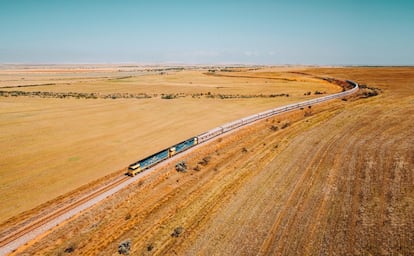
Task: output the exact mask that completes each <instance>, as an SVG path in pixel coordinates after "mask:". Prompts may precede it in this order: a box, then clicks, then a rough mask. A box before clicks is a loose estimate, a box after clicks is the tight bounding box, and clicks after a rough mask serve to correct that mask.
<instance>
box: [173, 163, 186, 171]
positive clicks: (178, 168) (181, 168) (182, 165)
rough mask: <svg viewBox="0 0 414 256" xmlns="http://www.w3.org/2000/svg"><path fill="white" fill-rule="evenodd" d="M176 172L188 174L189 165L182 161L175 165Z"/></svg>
mask: <svg viewBox="0 0 414 256" xmlns="http://www.w3.org/2000/svg"><path fill="white" fill-rule="evenodd" d="M175 170H176V171H177V172H186V171H187V164H186V163H185V162H184V161H181V162H179V163H177V164H176V165H175Z"/></svg>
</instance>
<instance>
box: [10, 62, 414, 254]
mask: <svg viewBox="0 0 414 256" xmlns="http://www.w3.org/2000/svg"><path fill="white" fill-rule="evenodd" d="M306 72H310V73H313V74H315V75H320V74H330V75H332V76H334V77H339V78H342V77H341V76H342V75H343V76H345V75H347V76H348V77H347V78H350V79H355V80H356V81H361V83H367V84H368V85H370V86H375V87H379V88H381V89H383V93H382V94H381V95H380V96H376V97H372V98H367V99H359V100H354V99H350V100H348V101H346V102H345V101H341V100H335V101H334V102H332V103H329V104H325V105H321V106H314V107H312V115H311V116H309V117H304V112H303V111H297V112H294V113H290V114H287V115H284V116H282V117H276V118H271V119H268V120H265V121H263V122H260V123H258V124H256V125H253V126H250V127H248V128H246V129H243V130H240V131H239V132H238V133H236V134H232V135H231V136H227V137H224V138H222V139H219V140H218V141H217V142H216V143H210V144H208V145H207V146H205V147H201V148H199V149H197V150H195V151H194V153H193V154H190V155H188V156H186V157H185V158H184V159H183V160H185V161H186V162H187V165H188V166H189V170H188V171H187V172H186V173H177V172H176V171H175V170H174V164H170V165H168V166H166V167H165V168H162V169H160V170H159V171H158V172H157V174H156V175H154V176H153V177H151V178H149V179H146V180H142V181H138V182H137V183H136V184H134V185H132V186H130V187H129V188H128V189H126V190H125V191H122V192H120V193H118V194H117V195H116V196H113V197H111V198H109V199H108V200H107V201H105V202H103V203H101V204H99V205H97V206H95V207H93V208H92V209H90V210H88V211H86V212H85V213H84V214H83V215H81V216H79V217H78V218H76V219H74V220H73V221H70V222H68V223H67V224H66V225H63V226H62V227H60V228H57V229H56V230H54V231H53V232H51V233H49V234H47V235H45V236H44V237H43V238H41V239H38V240H37V241H34V242H33V243H32V244H29V245H28V246H26V247H25V248H21V249H20V250H19V251H17V252H16V253H15V254H22V255H24V254H27V255H55V254H61V255H63V254H66V253H68V252H70V254H69V253H68V255H94V254H98V255H108V254H109V255H118V253H117V250H118V245H119V243H120V242H122V241H124V240H127V239H130V240H131V244H132V249H131V255H153V254H154V255H335V254H336V255H367V254H371V255H388V254H402V255H412V254H414V246H413V244H414V235H413V234H414V214H413V213H414V185H413V184H414V177H413V176H414V173H413V170H414V151H413V149H412V145H414V132H413V131H414V123H413V122H412V120H411V119H410V118H409V117H412V116H414V95H413V93H412V84H413V83H414V73H413V71H412V69H408V70H405V69H397V70H395V69H389V70H381V69H369V70H366V69H318V70H316V69H315V70H307V71H306ZM384 74H385V75H384ZM335 75H336V76H335ZM384 76H385V78H384ZM401 76H404V79H402V78H401ZM384 79H385V80H384ZM284 124H289V125H284ZM284 126H286V127H285V128H284V129H282V127H284ZM275 127H278V128H277V129H276V128H275ZM180 160H181V159H177V162H178V161H180ZM194 169H196V170H194ZM179 227H180V228H182V229H177V228H179ZM175 229H176V230H179V231H181V232H178V234H177V232H175V236H172V234H173V233H174V230H175ZM65 251H66V253H65Z"/></svg>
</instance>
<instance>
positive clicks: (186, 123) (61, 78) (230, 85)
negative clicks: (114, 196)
mask: <svg viewBox="0 0 414 256" xmlns="http://www.w3.org/2000/svg"><path fill="white" fill-rule="evenodd" d="M0 71H1V72H0V86H1V87H2V89H1V90H0V91H1V92H2V96H0V130H1V137H0V142H1V154H0V166H1V169H0V176H1V179H0V182H1V188H0V199H1V200H2V208H1V209H0V220H1V222H2V221H5V220H7V219H8V218H10V217H13V216H16V215H17V214H19V213H22V212H25V211H28V210H30V209H32V208H34V207H36V206H38V205H40V204H43V203H46V202H47V201H49V200H52V199H54V198H56V197H58V196H62V195H64V194H66V193H69V192H71V191H73V190H75V189H77V188H78V187H81V186H83V185H85V184H89V183H90V182H94V181H95V180H97V179H99V178H102V177H105V176H107V175H115V174H118V175H119V174H122V173H124V172H125V167H126V166H128V165H129V164H130V163H132V162H134V161H136V160H138V159H140V158H143V157H145V156H147V155H150V154H151V153H154V152H157V151H158V150H160V149H163V148H165V147H168V146H170V145H173V144H174V143H177V142H179V141H181V140H184V139H186V138H188V137H191V136H194V135H197V134H199V133H201V132H204V131H206V130H208V129H210V128H213V127H216V126H218V125H221V124H223V123H225V122H228V121H232V120H234V119H237V118H240V117H243V116H246V115H249V114H253V113H257V112H259V111H262V110H266V109H269V108H273V107H276V106H279V105H283V104H287V103H291V102H296V101H299V100H304V99H310V98H312V97H317V96H318V95H314V94H313V92H315V91H317V90H319V91H323V92H325V91H326V93H333V92H337V91H339V90H340V88H339V87H337V86H335V85H332V84H329V83H327V82H325V81H321V80H320V79H314V78H311V77H303V76H301V75H298V74H292V73H288V72H287V71H289V69H276V70H270V71H269V70H265V69H263V70H252V71H249V69H247V68H244V69H241V72H237V76H235V77H229V76H219V73H220V72H217V73H218V75H216V74H215V73H214V74H212V72H209V71H208V70H207V69H201V68H199V69H188V70H183V69H182V68H180V69H174V68H166V67H164V68H160V67H157V68H156V67H147V68H143V67H133V68H131V67H113V66H97V67H95V66H91V67H87V68H86V67H83V68H82V67H77V66H75V67H73V66H52V67H43V66H35V67H20V66H18V67H2V69H1V70H0ZM222 73H225V74H226V75H229V74H230V75H231V74H234V73H235V72H222ZM243 75H244V76H250V77H248V78H244V77H241V76H243ZM251 76H253V78H252V77H251ZM255 77H256V78H255ZM308 91H310V92H312V95H307V96H306V95H304V93H306V92H308ZM32 93H35V94H32ZM287 94H289V97H287ZM82 95H84V96H85V95H95V96H96V97H84V96H82ZM108 95H109V96H108ZM130 95H138V96H140V95H141V96H142V95H148V97H130ZM107 96H108V97H107ZM169 98H170V99H169ZM28 191H29V192H28Z"/></svg>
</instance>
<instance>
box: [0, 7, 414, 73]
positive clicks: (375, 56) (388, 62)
mask: <svg viewBox="0 0 414 256" xmlns="http://www.w3.org/2000/svg"><path fill="white" fill-rule="evenodd" d="M413 12H414V1H408V0H395V1H386V0H377V1H374V0H365V1H348V0H338V1H328V0H314V1H304V0H278V1H272V0H255V1H253V0H238V1H236V0H223V1H218V0H211V1H208V2H205V1H203V2H201V1H190V0H180V1H167V0H155V1H131V0H125V1H119V2H117V1H110V0H100V1H98V0H88V1H79V0H73V1H52V0H39V1H30V0H19V1H2V2H0V35H1V36H2V41H1V43H0V63H4V64H6V63H21V64H33V63H42V64H60V63H62V64H66V63H77V64H85V63H97V64H98V63H102V64H114V63H150V64H155V65H161V64H166V65H172V64H173V65H219V64H220V65H221V64H222V65H230V64H233V65H234V64H244V65H274V66H276V65H312V66H412V65H414V33H412V28H413V27H414V15H413ZM171 63H172V64H171ZM214 63H217V64H214Z"/></svg>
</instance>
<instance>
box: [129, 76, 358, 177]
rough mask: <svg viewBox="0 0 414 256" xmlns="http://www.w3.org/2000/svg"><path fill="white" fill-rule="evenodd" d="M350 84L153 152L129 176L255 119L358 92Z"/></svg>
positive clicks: (132, 169)
mask: <svg viewBox="0 0 414 256" xmlns="http://www.w3.org/2000/svg"><path fill="white" fill-rule="evenodd" d="M346 81H347V82H348V83H349V84H351V85H353V86H354V88H352V89H351V90H348V91H344V92H340V93H336V94H331V95H328V96H324V97H320V98H316V99H312V100H308V101H303V102H299V103H294V104H289V105H286V106H282V107H278V108H274V109H271V110H267V111H264V112H261V113H258V114H254V115H251V116H248V117H244V118H242V119H239V120H236V121H233V122H230V123H227V124H224V125H222V126H219V127H216V128H214V129H211V130H209V131H207V132H204V133H202V134H200V135H197V136H194V137H191V138H190V139H187V140H184V141H182V142H180V143H178V144H176V145H174V146H172V147H169V148H166V149H164V150H161V151H159V152H158V153H155V154H152V155H150V156H149V157H146V158H144V159H142V160H139V161H137V162H135V163H132V164H130V165H129V166H128V172H127V175H129V176H132V177H133V176H135V175H137V174H139V173H140V172H142V171H145V170H146V169H148V168H151V167H153V166H154V165H156V164H158V163H160V162H162V161H164V160H166V159H168V158H171V157H173V156H174V155H176V154H179V153H181V152H184V151H185V150H188V149H189V148H192V147H194V146H196V145H198V144H200V143H203V142H206V141H208V140H211V139H213V138H215V137H217V136H219V135H221V134H223V133H226V132H229V131H232V130H234V129H237V128H239V127H242V126H245V125H248V124H250V123H253V122H255V121H258V120H261V119H265V118H269V117H271V116H274V115H277V114H280V113H284V112H288V111H292V110H295V109H300V108H304V107H307V106H311V105H314V104H317V103H320V102H324V101H328V100H331V99H335V98H340V97H344V96H347V95H350V94H352V93H354V92H356V91H357V90H358V88H359V86H358V84H357V83H356V82H354V81H351V80H346Z"/></svg>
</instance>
